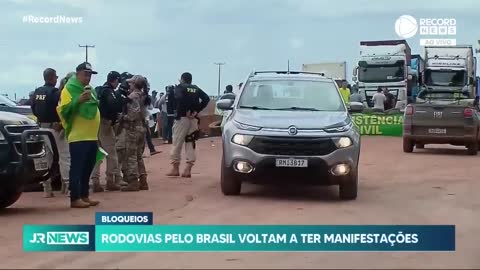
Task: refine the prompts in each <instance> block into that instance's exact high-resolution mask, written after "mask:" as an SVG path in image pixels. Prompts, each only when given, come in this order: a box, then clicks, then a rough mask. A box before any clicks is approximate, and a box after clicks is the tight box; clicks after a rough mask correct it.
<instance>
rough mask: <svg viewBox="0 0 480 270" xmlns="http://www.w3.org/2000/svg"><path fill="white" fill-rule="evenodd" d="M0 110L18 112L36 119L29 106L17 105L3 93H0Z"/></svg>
mask: <svg viewBox="0 0 480 270" xmlns="http://www.w3.org/2000/svg"><path fill="white" fill-rule="evenodd" d="M0 111H2V112H12V113H18V114H22V115H25V116H28V117H29V118H31V119H33V120H36V117H35V116H34V115H33V113H32V109H31V108H30V106H24V105H23V106H22V105H18V104H17V103H15V102H14V101H12V100H10V99H9V98H7V97H6V96H3V95H0Z"/></svg>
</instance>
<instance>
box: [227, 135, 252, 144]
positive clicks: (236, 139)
mask: <svg viewBox="0 0 480 270" xmlns="http://www.w3.org/2000/svg"><path fill="white" fill-rule="evenodd" d="M252 139H253V136H252V135H243V134H235V136H233V138H232V142H233V143H235V144H238V145H243V146H247V145H248V144H249V143H250V142H251V141H252Z"/></svg>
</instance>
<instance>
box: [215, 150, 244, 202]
mask: <svg viewBox="0 0 480 270" xmlns="http://www.w3.org/2000/svg"><path fill="white" fill-rule="evenodd" d="M220 186H221V189H222V193H223V195H225V196H235V195H240V193H241V190H242V182H241V181H239V180H238V179H237V178H236V177H235V174H234V173H233V171H232V170H231V169H229V168H226V167H225V162H224V158H223V156H222V168H221V176H220Z"/></svg>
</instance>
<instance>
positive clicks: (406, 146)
mask: <svg viewBox="0 0 480 270" xmlns="http://www.w3.org/2000/svg"><path fill="white" fill-rule="evenodd" d="M413 146H414V143H413V141H412V140H409V139H406V138H403V152H405V153H412V152H413Z"/></svg>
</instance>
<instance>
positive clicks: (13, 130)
mask: <svg viewBox="0 0 480 270" xmlns="http://www.w3.org/2000/svg"><path fill="white" fill-rule="evenodd" d="M28 129H38V126H34V125H14V126H5V130H6V131H7V133H9V134H10V135H20V134H22V132H24V131H25V130H28Z"/></svg>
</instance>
